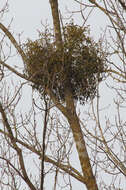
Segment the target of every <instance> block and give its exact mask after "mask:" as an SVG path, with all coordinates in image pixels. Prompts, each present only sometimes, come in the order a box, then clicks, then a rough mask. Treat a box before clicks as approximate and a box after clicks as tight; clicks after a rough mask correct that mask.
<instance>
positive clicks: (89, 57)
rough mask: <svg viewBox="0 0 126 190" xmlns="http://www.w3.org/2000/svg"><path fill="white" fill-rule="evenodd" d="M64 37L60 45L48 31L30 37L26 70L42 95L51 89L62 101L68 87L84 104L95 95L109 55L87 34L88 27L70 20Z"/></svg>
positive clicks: (27, 47)
mask: <svg viewBox="0 0 126 190" xmlns="http://www.w3.org/2000/svg"><path fill="white" fill-rule="evenodd" d="M62 38H63V41H62V48H60V49H58V48H57V47H56V43H55V38H54V36H53V35H52V34H51V33H49V32H45V33H41V35H40V38H39V39H38V40H35V41H31V40H28V42H27V43H26V44H25V48H24V49H25V53H26V55H27V64H26V65H25V73H26V74H27V75H28V77H30V78H31V79H32V82H33V84H32V86H33V87H34V88H35V89H37V90H38V91H39V92H40V93H41V94H42V95H43V93H45V94H46V93H47V89H49V90H50V91H51V92H53V94H54V95H55V96H56V98H57V99H58V100H59V101H65V93H66V89H67V90H69V91H70V92H71V94H72V96H73V98H74V99H75V100H79V101H80V103H81V104H84V103H85V102H86V101H87V100H88V99H92V98H94V97H95V95H96V87H97V84H98V82H99V81H101V80H102V79H103V76H104V75H103V73H104V70H105V67H106V62H105V57H106V55H105V53H104V52H103V51H102V50H101V48H100V45H99V44H98V43H95V42H94V41H93V40H92V39H91V38H90V37H89V36H88V32H87V28H84V27H80V26H77V25H74V24H73V23H70V24H67V25H66V26H65V27H64V28H63V32H62Z"/></svg>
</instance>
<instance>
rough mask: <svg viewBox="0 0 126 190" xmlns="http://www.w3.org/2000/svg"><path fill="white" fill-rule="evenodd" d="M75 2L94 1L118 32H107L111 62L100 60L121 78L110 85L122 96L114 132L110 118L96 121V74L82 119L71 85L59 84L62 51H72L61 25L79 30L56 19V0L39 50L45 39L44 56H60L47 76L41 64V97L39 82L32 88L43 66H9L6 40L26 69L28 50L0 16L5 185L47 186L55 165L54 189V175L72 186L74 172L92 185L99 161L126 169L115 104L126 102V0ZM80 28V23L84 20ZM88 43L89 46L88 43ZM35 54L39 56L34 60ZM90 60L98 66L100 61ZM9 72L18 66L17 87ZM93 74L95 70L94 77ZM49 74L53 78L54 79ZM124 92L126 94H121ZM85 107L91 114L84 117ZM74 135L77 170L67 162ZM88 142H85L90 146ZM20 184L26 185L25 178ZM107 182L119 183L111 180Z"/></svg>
mask: <svg viewBox="0 0 126 190" xmlns="http://www.w3.org/2000/svg"><path fill="white" fill-rule="evenodd" d="M76 2H77V3H79V4H81V6H84V7H86V8H88V9H89V10H90V9H92V7H94V9H96V8H97V9H98V10H100V11H102V12H103V13H104V14H105V15H106V16H107V17H108V18H109V19H110V23H111V26H109V31H110V29H111V30H114V31H115V35H116V37H117V38H116V40H115V38H113V36H112V35H111V39H112V42H113V43H111V44H109V43H108V44H109V46H110V51H109V56H110V59H109V60H107V61H108V64H109V67H108V68H104V72H106V73H107V74H108V75H109V77H112V78H113V80H116V81H117V84H119V83H120V84H121V85H120V89H117V88H115V87H116V86H114V87H111V90H115V92H116V93H117V94H118V97H120V99H119V100H118V101H117V100H116V101H115V104H116V106H117V116H116V118H115V125H114V132H113V124H111V121H110V119H109V118H107V119H106V126H105V127H102V124H101V121H100V119H101V117H100V108H99V101H100V97H99V90H98V85H99V82H100V80H98V77H96V79H97V81H96V82H97V86H95V87H97V98H96V99H95V102H93V100H92V99H93V98H94V97H95V95H96V91H95V93H94V96H93V97H92V98H91V101H92V104H91V109H90V110H89V112H86V114H85V118H84V121H83V120H82V118H81V117H79V114H78V113H77V110H76V104H75V99H76V98H75V96H74V95H73V91H72V89H71V86H69V85H68V86H66V88H63V91H64V92H63V91H62V89H61V84H63V82H64V81H65V80H66V76H67V75H66V74H65V72H64V64H65V60H66V57H69V60H70V59H71V57H70V56H68V54H67V51H66V52H65V51H64V49H65V48H66V46H65V45H66V44H67V43H66V41H67V33H65V32H66V30H68V29H69V30H71V28H72V27H73V29H74V32H75V31H77V30H76V29H77V28H76V27H74V26H73V25H72V24H71V25H68V26H66V27H65V26H62V27H61V24H60V22H62V20H61V18H59V8H58V1H57V0H50V6H51V11H52V18H53V26H54V36H53V42H52V41H51V43H50V42H49V41H48V38H45V39H46V40H47V41H46V46H44V49H43V50H44V53H45V54H44V56H45V55H46V53H47V51H46V50H47V49H46V48H47V47H48V50H51V54H48V57H49V56H51V55H52V54H53V53H54V54H53V55H55V54H56V58H57V57H58V58H57V59H58V61H59V60H60V62H61V63H62V64H60V65H59V66H55V67H54V68H53V69H54V70H53V73H54V74H53V75H51V76H50V71H49V70H48V69H47V65H46V64H45V65H44V69H45V70H44V71H45V73H46V75H47V76H48V78H49V84H46V85H45V86H44V92H43V93H42V95H43V96H44V97H45V99H41V89H40V88H38V89H37V88H36V85H37V84H39V87H41V85H40V82H41V83H43V81H40V80H38V81H37V83H36V81H35V79H36V76H37V78H38V79H41V77H40V74H42V73H40V74H39V72H40V71H39V70H36V72H37V73H32V75H31V76H30V75H29V73H28V72H27V73H25V74H24V73H23V72H22V70H20V69H19V68H18V69H16V67H12V66H10V65H9V64H8V60H9V58H10V57H11V47H10V42H11V45H13V46H14V47H15V49H16V51H17V52H18V55H19V56H20V57H21V59H22V61H23V64H24V66H25V70H27V67H28V65H30V61H29V60H30V59H29V57H30V56H29V57H28V51H25V50H24V49H25V48H22V45H21V44H20V43H19V42H18V40H16V39H15V38H14V36H13V35H12V34H11V32H10V26H8V27H5V26H4V25H3V24H2V23H0V29H1V31H2V33H1V39H0V40H1V49H0V50H1V52H0V53H1V59H0V65H1V68H0V69H1V76H2V77H1V80H2V82H1V87H0V113H1V126H2V127H1V130H0V132H1V139H0V140H1V146H0V148H1V157H0V160H1V162H0V164H1V170H2V172H1V173H2V175H1V179H0V184H1V188H5V187H6V186H7V187H9V188H10V189H19V188H21V189H22V184H23V181H24V183H25V184H26V185H27V186H28V187H29V189H41V190H42V189H44V185H43V184H44V179H46V176H48V175H47V174H49V175H51V173H53V174H54V176H53V177H54V178H53V180H54V186H53V188H54V189H56V188H57V187H58V185H59V181H58V180H59V176H62V179H64V184H65V185H66V188H69V189H72V184H71V177H73V178H75V179H76V180H78V181H79V182H81V183H82V184H84V185H85V186H86V188H87V189H88V190H97V189H98V185H97V175H98V171H99V169H100V168H101V169H102V171H105V172H108V173H109V174H110V175H111V176H112V175H115V174H116V175H117V174H118V175H120V173H121V174H123V175H124V176H125V175H126V167H125V121H124V120H123V121H122V118H121V112H120V106H122V105H124V104H125V88H123V89H122V86H123V85H122V84H125V55H126V53H125V33H126V27H125V2H123V1H114V2H113V1H103V2H102V5H100V4H98V3H96V1H92V0H90V1H87V3H89V4H85V3H83V2H82V1H77V0H76ZM6 7H7V4H6ZM3 10H6V9H5V7H4V9H1V13H3ZM4 12H5V11H4ZM80 13H81V15H82V16H83V10H81V11H80ZM83 18H84V17H83ZM86 20H87V19H85V18H84V22H85V21H86ZM79 29H80V31H81V28H79ZM5 37H8V39H9V41H10V42H9V41H7V43H8V47H9V48H10V54H9V55H6V56H5V53H3V52H4V51H5V49H4V42H5ZM51 37H52V35H51ZM73 37H74V36H73ZM45 39H44V40H45ZM51 40H52V39H51ZM88 40H89V41H88V42H87V43H90V44H91V46H90V47H92V42H91V41H90V39H89V38H88ZM33 44H34V45H36V44H37V46H36V47H38V49H37V51H38V52H37V53H38V54H37V53H36V54H37V56H38V55H39V53H40V52H39V47H40V41H35V42H29V43H28V45H30V46H27V47H28V48H29V47H30V48H31V47H33V52H34V47H35V46H32V45H33ZM38 45H39V46H38ZM95 45H96V44H95ZM45 47H46V48H45ZM41 48H42V47H40V49H41ZM67 48H68V46H67ZM85 49H86V45H85ZM67 50H68V49H67ZM86 50H87V51H88V49H86ZM95 50H96V49H95V48H94V49H93V51H95ZM93 51H92V52H93ZM55 52H56V53H55ZM66 55H67V56H66ZM102 55H103V54H100V56H101V57H102ZM115 55H117V56H118V57H119V60H120V61H121V64H120V65H119V66H118V65H116V64H115V63H114V61H113V57H114V56H115ZM76 56H78V54H77V55H76V54H75V55H72V59H75V58H74V57H76ZM38 58H39V56H38V57H37V60H38ZM46 58H47V57H46ZM51 58H52V57H51ZM60 58H61V59H60ZM79 58H80V57H79ZM42 59H43V58H42ZM80 60H81V59H80ZM98 60H99V59H98ZM46 61H47V60H46ZM46 61H45V63H46ZM54 61H55V59H54ZM40 66H41V65H40ZM95 66H96V67H97V65H95ZM59 67H60V69H59ZM88 67H89V65H88ZM29 68H30V67H28V69H29ZM6 69H7V70H6ZM30 69H31V68H30ZM49 69H50V68H49ZM34 70H35V67H34ZM89 70H90V69H89ZM28 71H29V70H28ZM30 71H31V70H30ZM98 71H99V70H98ZM42 72H43V71H42ZM10 73H11V75H12V76H13V75H14V74H16V79H18V80H20V82H19V83H18V84H15V88H14V86H13V83H14V82H13V81H12V83H11V84H8V79H9V77H10ZM62 73H63V74H62ZM51 74H52V73H51ZM96 74H97V72H96V73H95V76H96ZM98 74H99V73H98ZM43 75H44V73H43ZM59 76H62V77H63V78H62V77H61V81H60V80H59V81H58V82H57V83H56V82H55V81H56V80H57V77H59ZM51 77H52V78H51ZM58 79H59V78H58ZM96 79H95V78H94V81H95V80H96ZM24 81H25V82H24ZM50 81H52V83H51V82H50ZM89 81H90V80H89V79H88V80H87V79H85V78H84V80H83V87H85V86H86V87H85V89H88V88H87V86H88V85H89V83H90V82H89ZM29 84H30V85H31V84H32V86H33V92H32V93H31V94H32V95H31V101H30V105H31V106H29V112H28V113H26V114H24V113H22V111H18V110H19V109H21V108H20V104H22V97H24V94H23V90H22V89H23V88H26V87H27V88H30V87H29V86H28V85H29ZM54 84H57V86H58V85H60V90H61V91H57V87H55V85H54ZM90 85H91V84H90ZM8 86H9V87H10V89H13V93H11V94H10V91H11V90H10V91H9V90H7V89H8ZM91 87H92V86H91ZM34 89H37V92H39V93H38V94H39V95H38V94H36V91H34ZM90 89H91V88H90ZM60 92H61V94H60ZM85 92H86V91H85ZM88 92H90V91H88ZM120 92H121V93H120ZM122 92H123V94H124V96H123V95H122ZM57 93H58V95H57ZM79 93H81V92H79ZM59 94H60V95H59ZM61 95H62V96H61ZM87 96H88V95H87ZM59 97H60V98H59ZM77 100H78V99H77ZM24 109H25V108H24ZM61 113H62V114H61ZM86 115H87V116H88V117H87V118H86ZM88 119H89V121H88ZM91 120H92V121H93V126H94V127H93V129H90V128H89V125H90V121H91ZM85 123H88V124H85ZM115 128H116V129H115ZM42 134H43V135H42ZM108 134H109V135H108ZM108 136H109V138H108ZM72 137H73V138H72ZM73 143H75V145H76V150H77V153H78V157H79V163H80V166H81V171H79V170H77V169H76V168H75V167H74V166H72V165H71V162H70V159H71V151H72V150H73ZM115 143H117V144H118V143H120V144H121V145H120V154H119V152H118V153H117V152H116V151H115V147H114V144H115ZM113 147H114V148H113ZM87 148H89V153H88V151H87ZM31 155H32V156H31ZM102 155H104V156H103V157H104V160H103V157H102ZM28 159H30V162H31V163H33V165H34V167H35V168H36V170H35V171H34V172H33V169H30V166H28ZM40 168H41V169H40ZM94 168H95V172H94ZM65 175H67V177H68V178H67V181H65V177H64V176H65ZM15 176H16V177H15ZM25 184H23V185H24V186H25ZM103 186H104V187H103ZM99 188H100V189H101V188H107V186H106V185H105V184H102V185H101V184H100V183H99ZM110 188H113V189H116V186H115V185H114V183H113V184H112V185H111V187H110ZM45 189H46V187H45ZM64 189H65V186H64Z"/></svg>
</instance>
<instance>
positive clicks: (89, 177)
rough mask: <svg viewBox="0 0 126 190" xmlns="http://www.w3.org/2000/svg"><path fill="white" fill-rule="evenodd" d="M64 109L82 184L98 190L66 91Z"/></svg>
mask: <svg viewBox="0 0 126 190" xmlns="http://www.w3.org/2000/svg"><path fill="white" fill-rule="evenodd" d="M66 109H67V112H68V113H69V114H68V116H67V119H68V122H69V124H70V128H71V129H72V133H73V138H74V142H75V144H76V149H77V152H78V156H79V160H80V164H81V168H82V172H83V176H84V183H85V185H86V187H87V189H88V190H98V187H97V184H96V179H95V177H94V175H93V172H92V167H91V164H90V159H89V156H88V152H87V148H86V145H85V141H84V137H83V133H82V130H81V126H80V123H79V118H78V116H77V114H76V108H75V106H74V100H73V97H72V95H71V93H70V91H68V90H67V92H66Z"/></svg>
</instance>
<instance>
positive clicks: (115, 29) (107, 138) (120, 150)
mask: <svg viewBox="0 0 126 190" xmlns="http://www.w3.org/2000/svg"><path fill="white" fill-rule="evenodd" d="M76 2H77V3H79V4H80V5H81V6H82V8H87V7H88V9H91V8H92V7H93V10H94V11H96V10H98V11H100V12H101V13H103V14H104V15H105V16H106V18H108V19H109V21H108V25H107V26H106V29H105V33H104V35H103V37H104V38H103V39H104V41H105V43H106V46H107V47H108V49H109V59H108V69H106V73H108V76H109V77H108V79H109V80H107V81H106V84H107V85H106V90H108V91H109V90H111V93H113V99H112V102H110V105H109V106H108V107H107V109H105V110H104V111H103V110H102V111H101V106H102V101H103V99H104V97H103V98H102V97H101V96H100V94H101V88H99V89H98V91H99V96H98V97H97V101H96V102H93V103H92V108H91V109H90V111H89V112H87V115H88V118H89V120H92V121H94V122H95V123H94V128H95V127H96V128H95V129H96V130H95V132H93V133H92V131H91V130H89V128H85V129H86V132H87V134H88V135H89V137H88V139H89V140H90V139H91V138H92V139H94V140H93V143H95V142H96V146H97V150H95V149H94V150H92V151H94V154H97V156H96V157H97V158H98V157H100V154H101V153H104V154H103V155H104V156H102V159H103V160H104V161H103V162H101V163H99V164H98V165H99V166H100V167H101V168H102V169H103V168H104V171H105V173H108V174H110V173H111V174H112V175H113V182H112V183H111V185H110V187H108V186H107V185H108V184H107V183H105V182H104V184H102V186H101V188H106V189H107V188H110V189H116V188H117V189H120V188H121V187H122V188H123V186H124V185H123V180H125V176H126V162H125V159H126V158H125V147H126V144H125V140H124V139H125V135H126V131H125V117H124V113H125V82H126V76H125V68H126V47H125V42H126V25H125V22H126V7H125V6H126V5H125V1H122V0H118V1H114V0H111V1H105V0H104V1H102V2H101V3H98V2H96V1H92V0H90V1H87V2H86V3H85V2H84V1H81V2H80V1H76ZM90 7H91V8H90ZM103 39H102V40H103ZM108 39H109V40H108ZM91 110H92V111H91ZM105 112H107V113H105ZM112 112H114V114H112ZM108 113H109V114H108ZM103 115H104V117H103ZM103 120H104V121H105V123H106V124H105V123H104V122H103ZM96 134H97V135H98V136H97V138H96ZM90 141H91V140H90ZM118 145H119V146H118ZM95 148H96V147H95ZM98 155H99V156H98ZM98 159H99V158H98ZM96 160H97V159H96ZM97 161H98V160H97ZM97 163H98V162H97ZM119 181H120V182H119ZM117 184H118V185H117ZM124 184H125V183H124Z"/></svg>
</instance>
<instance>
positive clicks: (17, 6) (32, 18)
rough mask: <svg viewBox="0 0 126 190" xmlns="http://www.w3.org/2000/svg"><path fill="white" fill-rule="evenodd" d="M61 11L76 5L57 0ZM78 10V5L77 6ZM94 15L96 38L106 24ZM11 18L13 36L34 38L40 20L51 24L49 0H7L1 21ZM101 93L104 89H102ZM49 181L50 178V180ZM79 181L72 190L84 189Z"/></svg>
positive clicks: (68, 1) (103, 18)
mask: <svg viewBox="0 0 126 190" xmlns="http://www.w3.org/2000/svg"><path fill="white" fill-rule="evenodd" d="M1 1H2V2H5V0H0V2H1ZM59 4H60V9H61V12H62V13H64V15H65V16H66V12H67V11H66V7H67V8H68V9H69V10H76V8H77V7H76V5H77V4H74V3H73V1H72V0H59ZM78 10H79V7H78ZM93 14H94V16H93V17H90V19H89V24H91V34H92V36H94V37H95V38H96V39H98V38H99V37H100V34H101V33H102V32H101V31H100V28H104V27H105V26H106V23H107V20H105V17H104V16H103V14H102V13H99V12H97V11H96V10H95V12H94V13H93ZM12 18H13V22H12V27H11V30H12V32H14V34H15V36H16V34H18V33H21V32H23V34H22V39H26V38H31V39H36V38H37V36H38V33H37V30H38V29H39V30H41V22H42V23H43V24H45V23H46V22H47V23H49V24H51V25H52V16H51V10H50V5H49V0H9V13H7V15H6V16H5V17H4V20H3V23H5V25H7V24H9V23H10V21H11V19H12ZM75 21H76V22H77V23H81V22H82V21H81V18H80V17H79V14H77V15H76V17H75ZM102 90H103V93H104V90H105V89H102ZM104 94H105V99H106V100H107V99H108V97H109V101H111V99H113V98H112V96H111V97H110V96H109V95H110V93H109V94H107V93H104ZM50 181H51V180H50ZM78 184H79V183H78V182H77V183H75V185H74V188H73V190H76V189H78V190H81V189H83V190H84V187H83V186H81V185H80V186H79V185H78ZM46 185H47V186H46V190H49V183H48V182H47V183H46Z"/></svg>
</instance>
